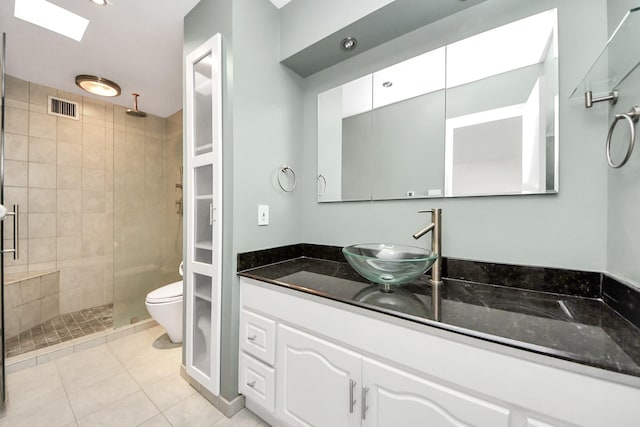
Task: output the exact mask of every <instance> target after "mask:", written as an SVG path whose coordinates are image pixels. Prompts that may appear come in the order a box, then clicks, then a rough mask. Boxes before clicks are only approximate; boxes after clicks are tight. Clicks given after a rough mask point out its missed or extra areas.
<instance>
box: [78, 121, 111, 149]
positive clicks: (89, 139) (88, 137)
mask: <svg viewBox="0 0 640 427" xmlns="http://www.w3.org/2000/svg"><path fill="white" fill-rule="evenodd" d="M105 143H106V135H105V126H104V123H102V124H101V125H99V124H95V123H83V126H82V145H90V146H93V147H101V148H103V149H104V147H105Z"/></svg>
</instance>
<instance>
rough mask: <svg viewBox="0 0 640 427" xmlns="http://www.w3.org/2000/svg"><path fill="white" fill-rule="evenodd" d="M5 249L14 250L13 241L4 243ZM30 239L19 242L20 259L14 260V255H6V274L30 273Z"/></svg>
mask: <svg viewBox="0 0 640 427" xmlns="http://www.w3.org/2000/svg"><path fill="white" fill-rule="evenodd" d="M4 247H5V249H9V248H13V240H7V239H5V241H4ZM28 261H29V239H20V240H19V241H18V259H13V253H6V254H4V266H5V274H14V273H22V272H25V271H28Z"/></svg>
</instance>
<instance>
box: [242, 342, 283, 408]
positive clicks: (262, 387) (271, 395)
mask: <svg viewBox="0 0 640 427" xmlns="http://www.w3.org/2000/svg"><path fill="white" fill-rule="evenodd" d="M275 377H276V370H275V369H274V368H272V367H270V366H267V365H265V364H264V363H262V362H260V361H259V360H256V359H254V358H253V357H251V356H249V355H248V354H247V353H244V352H241V353H240V367H239V372H238V384H239V387H238V388H239V390H240V393H242V394H244V395H245V397H246V398H247V399H252V400H253V401H255V402H256V403H257V404H259V405H260V406H261V407H262V408H264V409H266V410H267V411H269V412H273V411H274V409H275V394H276V381H275Z"/></svg>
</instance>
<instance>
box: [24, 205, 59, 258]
mask: <svg viewBox="0 0 640 427" xmlns="http://www.w3.org/2000/svg"><path fill="white" fill-rule="evenodd" d="M40 237H56V214H55V213H30V214H29V239H33V238H40ZM46 261H55V259H54V260H46Z"/></svg>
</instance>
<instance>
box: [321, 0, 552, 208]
mask: <svg viewBox="0 0 640 427" xmlns="http://www.w3.org/2000/svg"><path fill="white" fill-rule="evenodd" d="M557 128H558V49H557V14H556V10H555V9H553V10H549V11H546V12H543V13H540V14H537V15H533V16H530V17H528V18H525V19H521V20H519V21H515V22H512V23H510V24H507V25H504V26H502V27H498V28H495V29H493V30H489V31H486V32H484V33H481V34H477V35H475V36H473V37H469V38H467V39H464V40H461V41H458V42H456V43H452V44H449V45H447V46H443V47H441V48H439V49H435V50H432V51H430V52H426V53H424V54H422V55H419V56H416V57H414V58H411V59H409V60H406V61H404V62H401V63H398V64H395V65H392V66H390V67H387V68H385V69H383V70H379V71H376V72H374V73H372V74H368V75H366V76H363V77H361V78H359V79H357V80H354V81H351V82H348V83H345V84H343V85H342V86H339V87H336V88H334V89H331V90H328V91H326V92H323V93H320V94H319V95H318V201H320V202H335V201H347V200H388V199H404V198H427V197H463V196H480V195H507V194H545V193H555V192H557V191H558V179H557V177H558V132H557Z"/></svg>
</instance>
